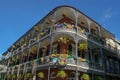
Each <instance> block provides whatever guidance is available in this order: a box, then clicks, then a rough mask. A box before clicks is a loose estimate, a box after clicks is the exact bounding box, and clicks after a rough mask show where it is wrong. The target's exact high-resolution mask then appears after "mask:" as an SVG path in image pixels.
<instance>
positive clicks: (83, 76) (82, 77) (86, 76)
mask: <svg viewBox="0 0 120 80" xmlns="http://www.w3.org/2000/svg"><path fill="white" fill-rule="evenodd" d="M80 78H81V79H85V80H90V76H89V75H88V74H83V75H82V76H81V77H80Z"/></svg>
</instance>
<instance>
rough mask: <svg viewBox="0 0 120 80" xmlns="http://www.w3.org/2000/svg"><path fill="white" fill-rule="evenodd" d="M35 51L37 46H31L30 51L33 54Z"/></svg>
mask: <svg viewBox="0 0 120 80" xmlns="http://www.w3.org/2000/svg"><path fill="white" fill-rule="evenodd" d="M36 51H37V47H36V46H32V48H31V50H30V53H32V54H35V53H36Z"/></svg>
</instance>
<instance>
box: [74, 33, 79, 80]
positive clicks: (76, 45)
mask: <svg viewBox="0 0 120 80" xmlns="http://www.w3.org/2000/svg"><path fill="white" fill-rule="evenodd" d="M74 40H75V48H76V49H75V51H76V55H75V57H76V58H77V57H78V40H79V39H78V36H77V35H75V39H74ZM76 80H79V79H78V69H77V59H76Z"/></svg>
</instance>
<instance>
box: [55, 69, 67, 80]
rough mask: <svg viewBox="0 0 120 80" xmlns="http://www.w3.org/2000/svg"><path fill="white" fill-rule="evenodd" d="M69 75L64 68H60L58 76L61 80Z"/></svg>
mask: <svg viewBox="0 0 120 80" xmlns="http://www.w3.org/2000/svg"><path fill="white" fill-rule="evenodd" d="M66 77H67V74H66V73H65V71H64V70H60V71H58V73H57V78H58V79H60V80H65V78H66Z"/></svg>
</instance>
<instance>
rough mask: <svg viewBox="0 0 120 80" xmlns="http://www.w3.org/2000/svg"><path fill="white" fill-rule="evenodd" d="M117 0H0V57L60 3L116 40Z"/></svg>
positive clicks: (119, 17)
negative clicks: (100, 26)
mask: <svg viewBox="0 0 120 80" xmlns="http://www.w3.org/2000/svg"><path fill="white" fill-rule="evenodd" d="M119 4H120V0H0V56H1V54H2V53H3V52H5V51H6V50H7V49H8V48H9V46H10V45H12V44H13V43H14V42H15V41H16V40H17V39H18V38H19V37H21V36H22V35H23V34H24V33H25V32H26V31H28V30H29V29H30V28H31V27H32V26H33V25H34V24H36V23H37V22H38V21H39V20H40V19H41V18H43V17H44V16H45V15H46V14H47V13H49V12H50V11H51V10H52V9H54V8H55V7H57V6H60V5H69V6H73V7H75V8H77V9H79V10H81V11H82V12H83V13H85V14H86V15H88V16H89V17H91V18H92V19H93V20H95V21H96V22H98V23H99V24H101V25H102V26H103V27H105V28H106V29H108V30H109V31H110V32H112V33H113V34H115V36H116V38H118V39H119V40H120V5H119Z"/></svg>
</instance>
